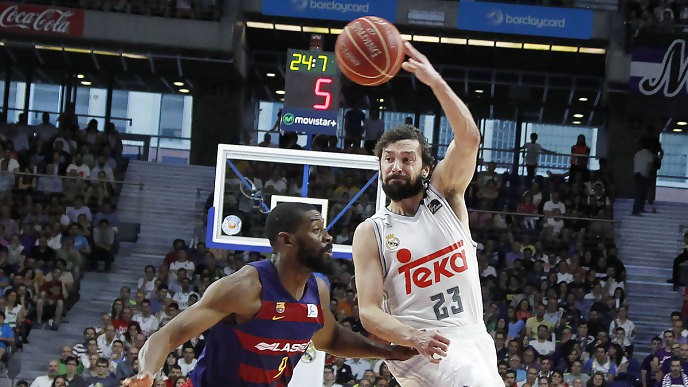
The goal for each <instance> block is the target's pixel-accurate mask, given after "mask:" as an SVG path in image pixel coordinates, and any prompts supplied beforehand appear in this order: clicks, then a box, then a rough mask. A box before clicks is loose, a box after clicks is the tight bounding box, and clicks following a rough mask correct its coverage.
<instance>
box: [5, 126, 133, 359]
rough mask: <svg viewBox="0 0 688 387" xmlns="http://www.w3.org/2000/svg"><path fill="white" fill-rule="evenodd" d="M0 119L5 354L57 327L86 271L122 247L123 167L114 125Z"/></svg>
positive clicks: (109, 259) (6, 355)
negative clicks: (119, 205)
mask: <svg viewBox="0 0 688 387" xmlns="http://www.w3.org/2000/svg"><path fill="white" fill-rule="evenodd" d="M6 117H7V114H6V113H3V114H2V119H0V148H2V153H1V157H0V289H1V290H2V295H0V359H1V360H2V362H3V364H4V365H6V364H7V360H8V357H9V355H10V354H11V353H12V352H13V351H16V350H21V349H22V348H23V346H24V345H27V344H29V333H30V332H31V330H32V329H51V330H58V329H59V326H60V323H61V322H63V321H65V317H66V316H67V313H68V311H69V310H70V308H71V307H72V306H73V305H74V303H75V302H76V301H78V300H79V283H80V280H81V278H82V277H83V275H84V272H85V271H88V270H91V269H93V268H94V267H95V265H96V264H97V263H98V262H97V261H96V260H97V259H101V260H104V261H105V267H106V268H109V266H110V264H111V261H112V259H113V258H114V255H115V253H116V237H115V234H116V227H117V224H118V220H117V215H116V212H115V208H116V205H117V195H118V187H117V185H116V184H114V183H115V181H114V180H115V179H116V178H118V177H121V175H122V173H123V172H124V167H125V165H126V163H125V162H123V161H122V159H121V157H120V156H121V151H122V142H121V139H120V138H119V134H118V133H117V131H116V130H114V127H113V126H112V125H108V126H107V127H106V129H105V131H100V130H98V126H97V122H96V121H95V120H92V121H91V122H89V124H88V126H87V127H86V128H83V129H82V128H79V125H78V121H77V118H76V116H75V115H74V114H73V113H69V112H67V113H65V114H63V115H62V116H61V117H60V119H59V128H58V127H57V126H55V125H54V124H53V123H51V120H50V115H49V114H48V113H44V114H43V115H42V117H41V119H40V120H39V121H40V123H39V124H36V125H30V124H29V123H28V116H27V114H26V113H21V114H19V116H18V121H17V122H14V123H8V122H7V120H6Z"/></svg>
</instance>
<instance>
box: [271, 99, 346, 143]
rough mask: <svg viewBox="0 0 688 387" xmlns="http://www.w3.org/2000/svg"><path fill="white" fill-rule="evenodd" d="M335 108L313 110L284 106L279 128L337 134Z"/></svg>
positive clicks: (307, 132) (328, 134)
mask: <svg viewBox="0 0 688 387" xmlns="http://www.w3.org/2000/svg"><path fill="white" fill-rule="evenodd" d="M337 114H338V111H337V110H314V109H298V108H289V107H286V106H285V107H284V108H283V109H282V122H281V124H280V129H282V130H283V131H285V132H302V133H306V134H324V135H327V136H334V135H336V134H337Z"/></svg>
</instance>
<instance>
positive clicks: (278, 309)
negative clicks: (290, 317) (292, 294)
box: [275, 302, 285, 313]
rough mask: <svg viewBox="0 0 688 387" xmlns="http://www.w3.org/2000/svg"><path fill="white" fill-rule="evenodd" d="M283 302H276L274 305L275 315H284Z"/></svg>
mask: <svg viewBox="0 0 688 387" xmlns="http://www.w3.org/2000/svg"><path fill="white" fill-rule="evenodd" d="M284 309H285V308H284V302H278V303H277V305H275V312H277V313H284Z"/></svg>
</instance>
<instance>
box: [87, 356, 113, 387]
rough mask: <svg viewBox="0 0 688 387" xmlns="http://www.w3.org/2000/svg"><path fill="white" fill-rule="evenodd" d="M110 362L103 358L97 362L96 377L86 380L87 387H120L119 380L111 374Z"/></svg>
mask: <svg viewBox="0 0 688 387" xmlns="http://www.w3.org/2000/svg"><path fill="white" fill-rule="evenodd" d="M109 366H110V365H109V361H108V359H106V358H105V357H101V358H99V359H98V361H97V362H96V369H95V371H96V376H93V377H90V378H86V385H94V386H95V385H99V386H103V387H118V386H119V380H117V379H116V378H115V376H114V375H113V374H112V373H110V368H109Z"/></svg>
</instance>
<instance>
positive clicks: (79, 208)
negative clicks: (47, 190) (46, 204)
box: [67, 196, 93, 223]
mask: <svg viewBox="0 0 688 387" xmlns="http://www.w3.org/2000/svg"><path fill="white" fill-rule="evenodd" d="M79 215H86V219H87V220H88V221H89V222H91V221H93V216H92V215H91V209H90V208H88V207H86V206H84V200H83V198H82V197H81V196H77V197H76V198H74V204H73V205H72V206H69V207H67V216H69V221H70V222H72V223H77V222H78V220H79Z"/></svg>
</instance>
